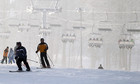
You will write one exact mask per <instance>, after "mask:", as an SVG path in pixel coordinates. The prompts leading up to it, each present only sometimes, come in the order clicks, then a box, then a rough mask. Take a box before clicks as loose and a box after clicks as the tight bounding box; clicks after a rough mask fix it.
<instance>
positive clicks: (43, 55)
mask: <svg viewBox="0 0 140 84" xmlns="http://www.w3.org/2000/svg"><path fill="white" fill-rule="evenodd" d="M40 41H41V43H40V44H39V45H38V47H37V51H36V53H37V52H38V51H40V58H41V64H42V68H51V67H50V63H49V61H48V59H47V50H48V45H47V43H45V42H44V38H41V39H40ZM44 61H45V62H46V64H47V66H46V65H45V62H44Z"/></svg>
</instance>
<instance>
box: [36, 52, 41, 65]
mask: <svg viewBox="0 0 140 84" xmlns="http://www.w3.org/2000/svg"><path fill="white" fill-rule="evenodd" d="M36 54H37V53H36ZM37 56H38V58H39V64H40V67H41V62H40V60H41V59H40V57H39V55H38V54H37Z"/></svg>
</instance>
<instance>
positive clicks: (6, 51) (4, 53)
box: [3, 49, 8, 57]
mask: <svg viewBox="0 0 140 84" xmlns="http://www.w3.org/2000/svg"><path fill="white" fill-rule="evenodd" d="M7 56H8V49H5V50H4V52H3V57H7Z"/></svg>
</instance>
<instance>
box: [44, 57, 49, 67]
mask: <svg viewBox="0 0 140 84" xmlns="http://www.w3.org/2000/svg"><path fill="white" fill-rule="evenodd" d="M44 58H45V62H46V64H47V67H48V68H50V63H49V60H48V58H47V54H45V56H44Z"/></svg>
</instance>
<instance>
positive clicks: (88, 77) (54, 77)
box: [0, 64, 140, 84]
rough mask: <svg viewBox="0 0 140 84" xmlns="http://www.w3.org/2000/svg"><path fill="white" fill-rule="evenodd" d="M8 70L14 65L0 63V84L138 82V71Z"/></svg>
mask: <svg viewBox="0 0 140 84" xmlns="http://www.w3.org/2000/svg"><path fill="white" fill-rule="evenodd" d="M24 69H25V68H24ZM9 70H17V67H16V65H5V64H4V65H2V64H0V84H140V72H124V71H108V70H91V69H90V70H88V69H58V68H52V69H36V68H35V67H32V72H15V73H10V72H9Z"/></svg>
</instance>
